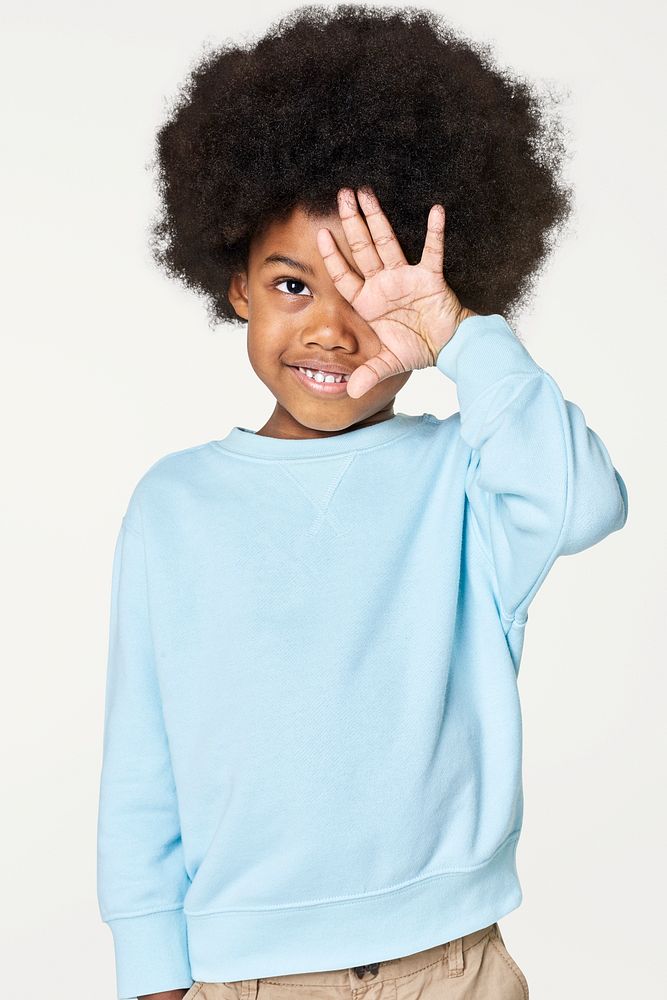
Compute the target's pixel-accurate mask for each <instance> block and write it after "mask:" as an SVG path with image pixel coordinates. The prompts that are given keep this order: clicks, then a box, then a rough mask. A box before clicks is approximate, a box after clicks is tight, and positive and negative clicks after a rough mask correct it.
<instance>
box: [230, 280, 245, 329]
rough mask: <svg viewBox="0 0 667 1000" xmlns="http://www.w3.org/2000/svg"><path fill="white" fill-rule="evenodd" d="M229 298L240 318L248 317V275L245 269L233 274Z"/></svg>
mask: <svg viewBox="0 0 667 1000" xmlns="http://www.w3.org/2000/svg"><path fill="white" fill-rule="evenodd" d="M227 298H228V299H229V301H230V303H231V304H232V306H233V307H234V312H235V313H236V315H237V316H238V317H239V318H240V319H248V276H247V274H246V272H245V271H238V272H236V273H235V274H233V275H232V277H231V279H230V282H229V288H228V289H227Z"/></svg>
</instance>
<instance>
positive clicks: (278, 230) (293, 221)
mask: <svg viewBox="0 0 667 1000" xmlns="http://www.w3.org/2000/svg"><path fill="white" fill-rule="evenodd" d="M323 227H324V228H326V229H329V230H331V232H332V233H333V236H334V239H335V240H336V243H337V245H338V248H339V250H340V251H341V253H342V254H343V256H344V257H345V258H346V260H347V262H348V264H349V265H350V266H351V267H354V268H355V269H356V264H355V262H354V259H353V257H352V252H351V250H350V248H349V245H348V242H347V238H346V236H345V232H344V230H343V226H342V223H341V221H340V216H339V215H338V212H332V213H330V214H328V215H311V214H309V213H307V212H306V211H305V210H304V209H303V208H302V207H300V206H297V207H295V208H294V209H293V210H292V211H291V212H290V214H289V215H288V216H286V217H285V218H284V219H275V220H272V221H271V222H269V223H267V225H266V226H265V227H264V228H263V229H262V230H261V232H259V233H258V234H257V235H256V236H255V238H254V239H253V241H252V244H251V248H250V261H251V264H252V263H254V264H255V265H256V266H261V265H262V263H263V261H264V258H265V257H267V256H268V255H269V254H271V253H281V254H285V255H287V256H290V257H297V258H299V259H300V260H304V261H307V262H308V263H309V264H311V265H312V266H313V267H314V268H315V267H317V266H318V265H322V255H321V254H320V251H319V249H318V246H317V231H318V230H319V229H322V228H323Z"/></svg>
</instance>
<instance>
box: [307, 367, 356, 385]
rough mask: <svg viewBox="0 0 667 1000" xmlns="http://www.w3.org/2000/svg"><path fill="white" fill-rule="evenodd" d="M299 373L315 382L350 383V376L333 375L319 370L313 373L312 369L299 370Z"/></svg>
mask: <svg viewBox="0 0 667 1000" xmlns="http://www.w3.org/2000/svg"><path fill="white" fill-rule="evenodd" d="M299 371H300V372H301V373H302V374H303V375H307V376H308V378H312V379H313V381H315V382H348V381H349V378H350V376H349V375H333V374H332V373H331V372H322V371H320V370H319V369H316V370H315V371H311V369H310V368H299Z"/></svg>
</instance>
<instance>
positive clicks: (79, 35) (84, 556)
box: [0, 0, 667, 1000]
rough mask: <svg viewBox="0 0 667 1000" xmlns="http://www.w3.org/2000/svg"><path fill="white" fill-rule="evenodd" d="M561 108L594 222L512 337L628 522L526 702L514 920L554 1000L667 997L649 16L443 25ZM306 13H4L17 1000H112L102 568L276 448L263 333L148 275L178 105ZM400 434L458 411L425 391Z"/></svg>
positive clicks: (541, 633) (535, 633)
mask: <svg viewBox="0 0 667 1000" xmlns="http://www.w3.org/2000/svg"><path fill="white" fill-rule="evenodd" d="M430 6H431V7H432V9H438V10H440V11H442V12H443V13H445V14H446V15H447V16H448V17H449V18H450V20H451V22H452V24H453V25H454V26H455V27H457V28H459V29H460V30H461V31H463V32H464V33H465V34H467V35H469V36H472V37H474V38H477V39H479V40H481V41H486V42H488V43H490V44H491V45H492V46H493V47H494V50H495V52H496V54H497V56H498V58H499V60H500V62H501V63H502V64H504V65H507V66H508V67H510V68H511V69H513V70H514V71H516V72H517V73H522V74H525V75H527V76H528V77H530V78H533V79H535V80H553V81H554V82H555V83H556V84H557V85H558V86H561V87H563V88H565V89H566V90H567V91H568V93H569V96H568V97H567V98H566V100H565V101H564V103H563V104H562V105H561V114H563V115H564V116H565V118H566V120H567V124H568V126H569V128H570V130H571V140H570V144H571V148H572V154H573V155H572V158H571V160H570V161H569V163H568V166H567V176H568V179H571V180H573V181H574V183H575V185H576V217H575V218H574V220H573V222H572V225H571V226H570V233H569V235H568V236H566V237H565V238H564V239H563V240H562V242H561V244H560V247H559V248H558V249H557V251H556V253H555V255H554V256H553V258H552V259H551V262H550V264H549V265H548V267H547V270H546V273H545V274H544V276H543V277H542V279H541V280H540V283H539V286H538V289H537V293H536V297H535V301H534V302H533V304H532V305H531V307H530V310H529V311H527V312H525V314H524V315H523V316H522V318H521V320H520V322H517V323H516V324H515V329H517V330H518V331H519V332H520V333H521V334H522V336H523V337H524V338H525V344H526V346H527V348H528V350H529V351H530V352H531V354H532V355H533V357H534V358H535V360H536V361H537V362H538V363H539V364H540V365H541V366H542V367H543V368H545V369H546V370H547V371H548V372H550V373H551V374H552V375H553V376H554V378H555V379H556V381H557V382H558V384H559V385H560V387H561V390H562V391H563V394H564V396H565V397H566V398H567V399H571V400H573V401H574V402H576V403H577V404H578V405H579V406H580V407H581V408H582V410H583V411H584V414H585V416H586V420H587V423H588V425H589V426H590V427H592V428H593V429H594V430H596V431H597V432H598V433H599V434H600V436H601V437H602V439H603V441H604V442H605V444H606V445H607V447H608V449H609V452H610V454H611V457H612V460H613V461H614V464H615V465H616V467H617V468H618V469H619V471H620V472H621V474H622V475H623V477H624V479H625V481H626V483H627V485H628V490H629V499H630V514H629V518H628V522H627V524H626V526H625V528H624V529H623V530H622V531H621V532H618V533H616V534H614V535H612V536H610V537H609V538H607V539H605V540H604V541H603V542H602V543H600V544H599V545H597V546H595V547H594V548H592V549H589V550H588V551H586V552H583V553H580V554H578V555H576V556H570V557H564V558H561V559H560V560H559V561H558V562H557V563H556V565H555V566H554V568H553V569H552V571H551V574H550V576H549V577H548V579H547V580H546V581H545V583H544V584H543V586H542V589H541V590H540V592H539V594H538V595H537V597H536V599H535V601H534V602H533V605H532V606H531V611H530V621H529V624H528V626H527V633H526V642H525V647H524V655H523V661H522V665H521V672H520V676H519V685H520V691H521V699H522V706H523V715H524V740H525V743H524V780H525V798H526V803H525V819H524V828H523V835H522V838H521V841H520V845H519V851H518V866H519V875H520V878H521V882H522V886H523V891H524V901H523V903H522V905H521V907H519V908H518V909H517V910H515V911H514V912H513V913H511V914H509V915H508V916H507V917H505V918H503V920H502V922H501V927H502V931H503V934H504V936H505V940H506V943H507V945H508V948H509V949H510V951H511V952H512V954H513V955H514V957H515V958H516V960H517V961H518V962H519V964H520V965H521V967H522V969H523V970H524V972H525V974H526V976H527V978H528V981H529V984H530V987H531V996H534V997H535V1000H557V998H558V1000H561V998H562V997H564V996H566V997H568V998H569V1000H578V998H582V1000H583V998H585V997H586V998H588V997H604V998H605V1000H614V998H621V997H622V998H624V1000H625V998H626V997H627V996H628V995H631V996H643V995H649V996H651V995H657V991H658V988H659V987H661V986H664V955H663V950H664V945H663V938H664V907H663V899H664V898H665V894H666V890H667V886H666V885H665V864H664V853H665V852H664V845H665V838H666V834H667V831H666V829H665V817H664V807H665V799H664V787H665V740H664V732H665V723H664V717H665V666H666V664H665V655H664V638H665V617H666V614H665V597H666V592H665V583H664V581H665V569H666V567H665V561H664V552H665V532H664V521H665V517H664V490H665V472H664V466H665V445H664V437H665V429H666V427H665V420H664V403H665V388H664V386H665V371H666V363H667V355H666V353H665V347H664V344H665V318H664V317H665V300H664V295H661V294H660V292H661V291H662V287H663V286H662V283H661V278H662V277H663V274H664V272H665V259H664V254H663V247H664V242H665V240H664V233H665V221H666V220H665V202H664V198H663V197H662V185H663V184H664V162H665V142H664V139H665V136H664V125H663V118H662V112H663V99H664V86H663V87H662V91H663V94H662V95H661V84H664V78H661V77H660V76H659V70H658V67H659V66H660V64H661V62H662V57H663V54H664V53H663V51H662V49H663V48H664V41H663V39H664V32H663V33H662V38H661V37H660V34H661V32H660V28H664V23H661V22H660V21H659V14H658V4H657V2H656V3H655V4H653V3H651V2H647V0H644V2H635V3H633V4H632V5H631V6H630V7H628V6H627V5H625V4H621V3H614V2H606V3H602V2H591V0H588V2H585V3H582V2H581V0H578V2H576V3H575V2H572V0H561V2H559V3H553V4H549V3H546V2H545V0H530V2H521V3H519V2H511V3H503V4H498V3H497V2H496V0H465V2H464V0H457V2H455V3H450V4H439V3H437V2H436V3H433V4H431V5H430ZM290 9H292V7H291V6H290V5H288V4H287V5H282V4H277V3H254V4H253V5H252V7H250V5H248V4H242V5H232V10H231V12H230V13H228V14H227V13H224V12H223V6H222V4H221V3H220V2H197V0H190V2H188V3H182V2H179V3H173V2H164V0H160V2H157V0H144V2H141V3H137V2H136V0H135V2H132V3H129V2H127V0H117V2H116V3H114V4H113V5H110V4H106V3H105V4H102V3H97V2H91V0H87V2H86V3H83V2H79V3H77V2H73V0H69V2H65V3H63V2H60V3H57V4H47V3H44V2H42V3H25V2H24V3H22V4H21V5H20V7H19V5H18V4H13V5H11V4H5V6H4V10H3V14H2V20H3V31H2V43H1V45H2V52H1V55H2V57H1V58H0V74H1V75H2V81H1V82H2V94H3V115H2V121H3V125H2V130H1V141H2V147H3V148H2V156H1V157H0V169H2V172H3V175H4V176H3V179H2V185H1V187H0V190H1V197H2V201H3V218H4V219H5V222H4V225H3V239H2V241H1V242H0V253H1V254H2V273H3V277H4V278H5V279H6V286H5V290H4V292H3V294H2V299H1V300H0V301H1V302H2V312H3V318H2V366H1V371H2V392H1V393H0V401H1V402H0V405H1V406H2V431H3V435H2V471H3V477H2V479H3V488H2V508H3V509H2V518H1V519H0V530H1V532H2V564H3V572H2V588H3V593H2V595H1V599H2V611H3V626H2V632H1V635H2V646H3V651H2V652H3V697H2V699H1V709H0V711H1V712H2V717H1V718H0V740H2V747H1V753H0V759H1V760H2V767H3V779H2V780H3V798H4V806H5V809H4V815H5V822H4V824H3V827H2V834H1V836H2V840H3V844H2V850H3V859H4V865H3V906H2V908H1V912H0V921H2V928H1V930H0V934H1V936H2V939H3V945H4V949H3V950H4V953H5V958H4V959H3V967H2V986H3V990H4V992H5V994H6V995H8V996H11V995H17V996H18V995H20V996H26V997H28V996H31V997H32V996H35V997H37V996H42V995H44V996H48V997H50V998H53V1000H60V998H81V1000H83V998H90V997H93V996H94V997H95V998H96V1000H113V998H114V997H115V981H114V968H113V948H112V939H111V933H110V931H109V930H108V928H106V927H105V925H104V924H102V922H101V921H100V918H99V915H98V912H97V902H96V898H95V830H96V813H97V790H98V779H99V769H100V761H101V731H102V720H103V693H104V691H103V689H104V673H105V666H106V662H105V661H106V644H107V627H108V611H109V608H108V602H109V592H110V577H111V559H112V549H113V543H114V539H115V535H116V532H117V529H118V527H119V524H120V518H121V515H122V513H123V511H124V509H125V504H126V502H127V500H128V498H129V494H130V491H131V489H132V488H133V486H134V484H135V482H136V481H137V479H138V478H139V476H140V475H141V474H142V473H143V472H144V471H145V470H146V469H147V467H148V466H149V465H150V464H152V462H154V461H155V460H156V459H157V458H159V457H161V456H162V455H164V454H166V453H168V452H170V451H175V450H177V449H180V448H186V447H189V446H190V445H193V444H198V443H201V442H203V441H207V440H210V439H211V438H220V437H223V436H224V435H225V434H226V433H227V431H228V430H229V428H230V427H231V426H232V425H233V424H239V425H242V426H246V427H254V428H257V427H259V426H260V425H261V424H262V423H263V422H264V421H265V420H266V419H267V417H268V415H269V413H270V412H271V409H272V397H270V396H269V393H268V390H267V389H266V388H265V387H264V386H263V384H262V383H261V382H259V381H258V379H257V378H256V376H255V375H254V373H253V371H252V369H251V368H250V364H249V362H248V360H247V356H246V352H245V333H244V331H243V330H242V329H241V328H232V327H229V326H224V327H219V328H218V329H217V330H216V331H215V332H214V331H212V330H210V329H209V327H208V325H207V319H206V315H205V310H204V306H203V304H202V302H201V301H200V300H198V299H197V298H196V297H195V296H193V295H190V294H188V293H187V292H186V291H185V290H184V289H183V288H181V287H180V286H177V285H176V284H174V283H170V282H169V281H168V280H167V279H166V278H165V277H164V276H162V275H161V274H160V273H159V272H158V271H157V269H156V268H155V267H154V265H153V264H152V262H151V261H150V259H149V253H148V249H147V241H146V229H147V225H148V221H149V218H150V216H151V215H152V213H153V211H154V208H155V206H156V195H155V191H154V188H153V181H152V178H151V175H150V172H149V171H148V170H147V169H146V164H147V163H148V161H149V159H150V157H151V155H152V142H153V136H154V132H155V129H156V127H157V126H158V124H159V123H160V122H161V120H162V117H163V114H164V111H165V108H166V104H167V101H168V100H169V99H170V98H171V96H172V95H173V94H174V93H175V91H176V88H177V86H178V84H179V83H180V82H181V80H182V79H183V77H184V75H185V73H186V71H187V69H188V68H189V66H190V64H191V63H192V62H193V61H194V60H195V59H196V58H198V57H199V56H200V54H201V52H202V47H203V45H204V43H205V42H206V40H208V41H209V42H210V43H211V44H216V43H217V42H220V41H222V40H223V39H224V38H225V37H228V36H234V37H236V38H240V37H242V36H243V35H254V34H255V33H257V32H260V31H261V30H262V29H263V28H265V27H266V26H267V25H268V24H269V22H270V21H272V20H273V19H274V18H275V17H277V16H278V15H279V14H283V13H286V12H287V11H288V10H290ZM395 408H396V410H397V411H401V412H405V413H421V412H422V411H424V410H428V411H430V412H431V413H434V414H436V415H438V416H446V415H448V414H449V413H451V412H452V411H454V410H455V409H457V408H458V404H457V401H456V394H455V387H454V385H453V383H451V382H449V381H448V380H445V379H443V377H442V376H441V375H440V374H439V373H437V372H436V371H435V370H428V371H424V372H417V373H415V374H414V375H413V376H412V377H411V379H410V381H409V383H408V385H407V386H406V387H405V389H403V390H402V391H401V393H400V395H399V396H398V398H397V401H396V407H395Z"/></svg>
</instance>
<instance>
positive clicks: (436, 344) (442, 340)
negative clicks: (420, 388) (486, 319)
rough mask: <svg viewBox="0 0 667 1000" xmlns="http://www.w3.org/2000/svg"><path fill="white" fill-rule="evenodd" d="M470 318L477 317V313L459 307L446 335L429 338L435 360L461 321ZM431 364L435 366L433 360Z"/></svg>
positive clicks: (464, 307)
mask: <svg viewBox="0 0 667 1000" xmlns="http://www.w3.org/2000/svg"><path fill="white" fill-rule="evenodd" d="M470 316H479V313H476V312H475V311H474V310H473V309H468V308H467V306H461V309H460V311H459V312H458V314H457V316H456V319H455V320H454V323H453V324H452V325H451V326H450V328H449V330H448V331H447V333H446V334H445V335H442V334H441V335H436V336H434V337H432V338H431V339H432V343H433V348H434V352H435V357H436V358H437V356H438V354H439V353H440V351H441V350H442V348H443V347H444V346H445V344H448V343H449V341H450V340H451V339H452V337H453V336H454V334H455V333H456V331H457V330H458V328H459V327H460V325H461V323H462V322H463V320H464V319H468V318H469V317H470ZM433 363H434V364H435V358H434V361H433Z"/></svg>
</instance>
